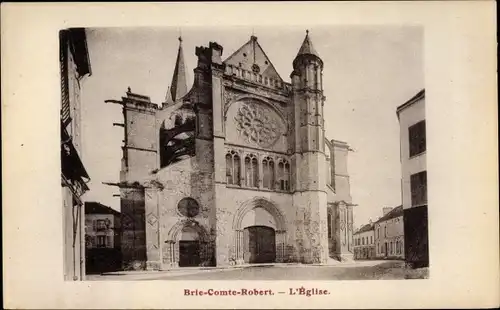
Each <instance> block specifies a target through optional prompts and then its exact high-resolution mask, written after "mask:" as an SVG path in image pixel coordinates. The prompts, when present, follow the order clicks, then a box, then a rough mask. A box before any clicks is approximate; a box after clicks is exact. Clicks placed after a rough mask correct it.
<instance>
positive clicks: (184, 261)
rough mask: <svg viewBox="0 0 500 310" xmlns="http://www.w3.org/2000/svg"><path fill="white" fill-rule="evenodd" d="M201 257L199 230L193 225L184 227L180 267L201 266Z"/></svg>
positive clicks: (180, 244) (181, 239) (181, 237)
mask: <svg viewBox="0 0 500 310" xmlns="http://www.w3.org/2000/svg"><path fill="white" fill-rule="evenodd" d="M200 257H201V256H200V240H199V235H198V232H197V231H196V230H195V229H194V228H192V227H184V228H183V229H182V231H181V236H180V239H179V267H194V266H199V265H200V260H201V259H200Z"/></svg>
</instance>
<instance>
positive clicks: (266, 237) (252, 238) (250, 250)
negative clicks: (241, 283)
mask: <svg viewBox="0 0 500 310" xmlns="http://www.w3.org/2000/svg"><path fill="white" fill-rule="evenodd" d="M243 239H244V241H243V244H244V245H245V249H244V252H243V260H244V261H245V263H249V264H255V263H274V262H275V261H276V232H275V230H274V229H273V228H271V227H267V226H249V227H246V228H245V229H244V230H243Z"/></svg>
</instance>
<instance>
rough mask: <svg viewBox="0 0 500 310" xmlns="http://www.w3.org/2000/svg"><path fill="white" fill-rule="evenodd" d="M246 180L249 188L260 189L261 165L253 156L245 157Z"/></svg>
mask: <svg viewBox="0 0 500 310" xmlns="http://www.w3.org/2000/svg"><path fill="white" fill-rule="evenodd" d="M245 180H246V186H248V187H259V164H258V161H257V158H256V157H255V156H253V155H249V156H247V157H245Z"/></svg>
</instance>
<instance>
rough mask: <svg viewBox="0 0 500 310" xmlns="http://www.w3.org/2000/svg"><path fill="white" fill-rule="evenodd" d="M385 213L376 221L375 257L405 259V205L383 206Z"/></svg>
mask: <svg viewBox="0 0 500 310" xmlns="http://www.w3.org/2000/svg"><path fill="white" fill-rule="evenodd" d="M383 212H384V215H383V216H382V217H381V218H379V219H378V220H377V221H376V222H375V225H374V227H375V230H374V233H375V257H377V258H384V259H386V258H387V259H403V258H404V257H405V248H404V245H405V235H404V234H405V230H404V222H403V206H399V207H396V208H383Z"/></svg>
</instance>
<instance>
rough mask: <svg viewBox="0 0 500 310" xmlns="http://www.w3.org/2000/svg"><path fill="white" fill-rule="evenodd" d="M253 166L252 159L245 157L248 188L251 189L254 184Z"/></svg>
mask: <svg viewBox="0 0 500 310" xmlns="http://www.w3.org/2000/svg"><path fill="white" fill-rule="evenodd" d="M252 176H253V175H252V166H251V164H250V157H245V180H246V186H248V187H250V186H252V184H253V181H252V180H253V178H252Z"/></svg>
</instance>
